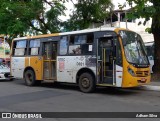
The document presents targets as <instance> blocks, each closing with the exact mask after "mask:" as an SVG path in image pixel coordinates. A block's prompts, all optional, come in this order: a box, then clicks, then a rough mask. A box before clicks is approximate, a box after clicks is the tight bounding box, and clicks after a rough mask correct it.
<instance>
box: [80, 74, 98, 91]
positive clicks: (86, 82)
mask: <svg viewBox="0 0 160 121" xmlns="http://www.w3.org/2000/svg"><path fill="white" fill-rule="evenodd" d="M78 84H79V88H80V90H81V91H82V92H85V93H89V92H93V91H94V90H95V87H96V84H95V80H94V78H93V76H92V75H91V74H90V73H83V74H82V75H81V76H80V78H79V83H78Z"/></svg>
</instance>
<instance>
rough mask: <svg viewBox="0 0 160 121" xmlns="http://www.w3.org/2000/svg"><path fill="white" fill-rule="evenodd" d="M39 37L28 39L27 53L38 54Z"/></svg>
mask: <svg viewBox="0 0 160 121" xmlns="http://www.w3.org/2000/svg"><path fill="white" fill-rule="evenodd" d="M39 50H40V39H34V40H30V41H29V55H39Z"/></svg>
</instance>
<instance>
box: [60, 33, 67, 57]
mask: <svg viewBox="0 0 160 121" xmlns="http://www.w3.org/2000/svg"><path fill="white" fill-rule="evenodd" d="M67 48H68V40H67V36H64V37H62V38H61V40H60V48H59V54H60V55H66V54H67V50H68V49H67Z"/></svg>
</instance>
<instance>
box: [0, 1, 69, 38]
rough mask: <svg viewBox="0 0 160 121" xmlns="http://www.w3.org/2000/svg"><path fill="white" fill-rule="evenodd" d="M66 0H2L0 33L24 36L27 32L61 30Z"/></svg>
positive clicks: (0, 5)
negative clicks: (61, 17) (61, 16)
mask: <svg viewBox="0 0 160 121" xmlns="http://www.w3.org/2000/svg"><path fill="white" fill-rule="evenodd" d="M63 2H64V0H52V1H51V0H0V3H1V4H0V34H5V35H10V37H15V36H17V35H19V36H23V35H24V34H25V33H26V32H29V31H31V32H32V33H33V32H35V33H43V34H46V33H53V32H58V31H60V26H59V25H60V23H61V20H60V19H59V16H60V15H64V10H65V9H66V8H65V6H64V5H63Z"/></svg>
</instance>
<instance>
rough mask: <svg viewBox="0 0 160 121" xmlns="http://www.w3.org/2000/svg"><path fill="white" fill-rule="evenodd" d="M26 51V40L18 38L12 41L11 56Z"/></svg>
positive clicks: (23, 53)
mask: <svg viewBox="0 0 160 121" xmlns="http://www.w3.org/2000/svg"><path fill="white" fill-rule="evenodd" d="M26 53H27V41H26V40H18V41H14V43H13V53H12V54H13V56H24V55H26Z"/></svg>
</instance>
